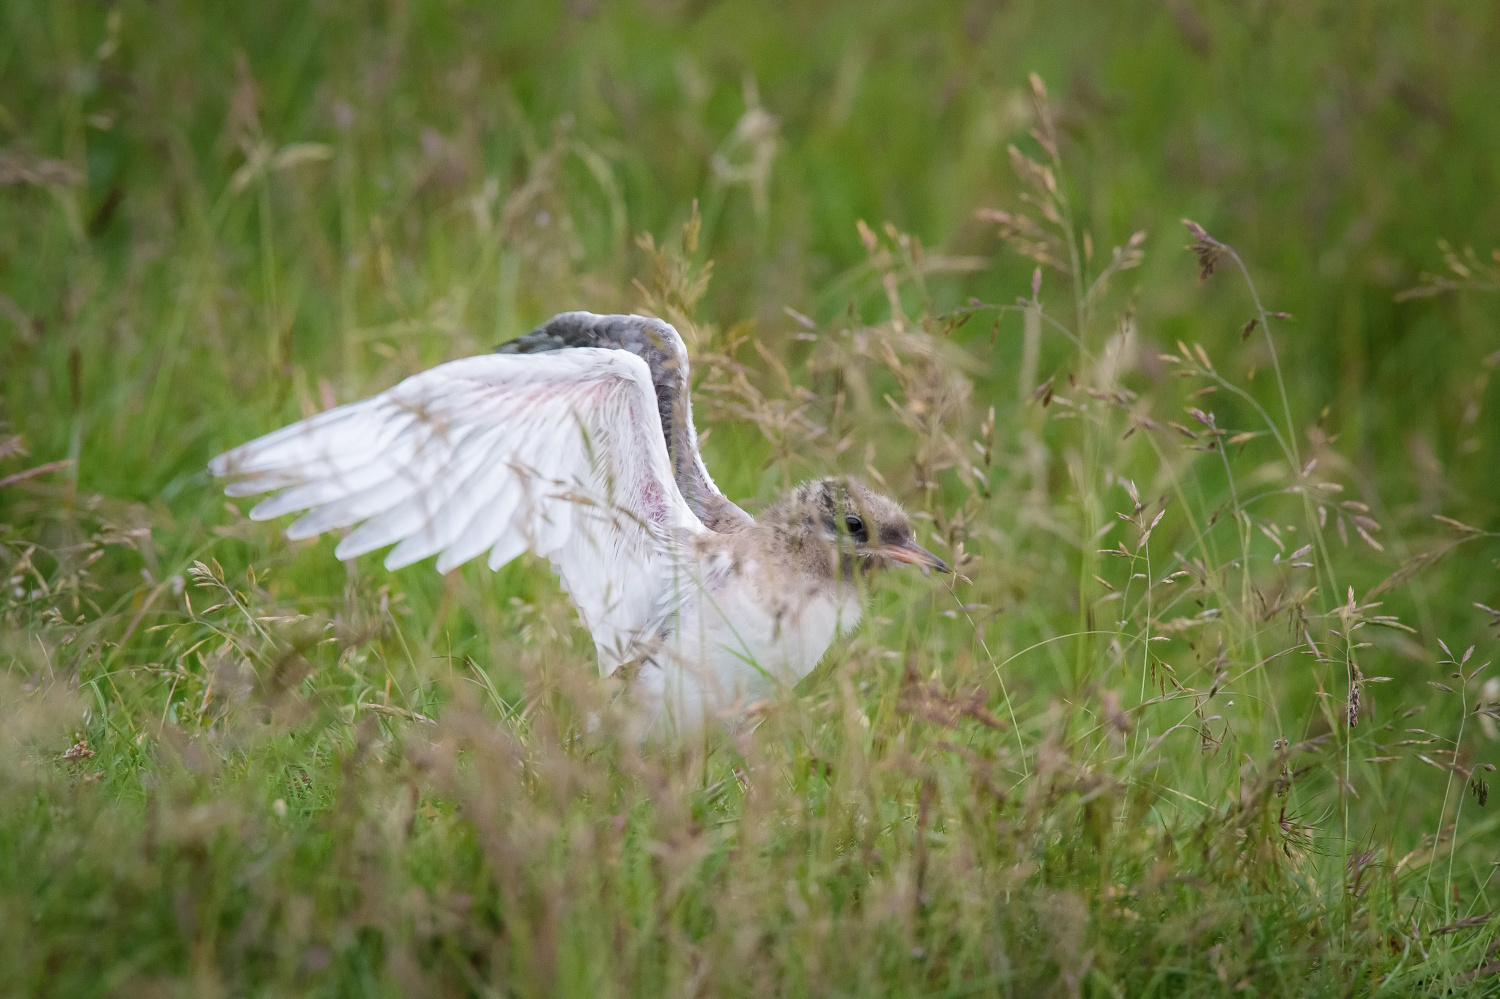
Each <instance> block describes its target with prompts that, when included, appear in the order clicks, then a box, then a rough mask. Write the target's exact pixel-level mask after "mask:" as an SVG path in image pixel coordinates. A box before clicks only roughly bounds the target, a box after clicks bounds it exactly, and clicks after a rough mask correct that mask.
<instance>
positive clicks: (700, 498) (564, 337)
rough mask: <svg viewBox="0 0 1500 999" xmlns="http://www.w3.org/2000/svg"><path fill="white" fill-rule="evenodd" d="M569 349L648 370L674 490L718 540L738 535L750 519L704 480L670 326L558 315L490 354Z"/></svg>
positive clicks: (688, 389)
mask: <svg viewBox="0 0 1500 999" xmlns="http://www.w3.org/2000/svg"><path fill="white" fill-rule="evenodd" d="M574 347H608V348H611V349H613V350H627V351H629V352H631V353H632V354H635V355H636V356H637V357H639V358H640V359H641V360H643V361H645V362H646V366H647V367H648V368H650V369H651V384H652V387H653V388H654V389H655V391H656V407H657V412H658V415H659V416H660V417H661V428H662V435H663V436H664V437H665V438H666V441H667V455H668V457H669V458H670V459H671V462H672V471H673V474H674V476H675V477H676V479H677V488H678V489H680V490H681V491H682V495H683V498H684V499H686V500H687V504H688V506H689V508H690V509H692V511H693V513H695V514H696V515H697V516H698V519H699V520H701V521H703V523H704V525H706V526H707V527H708V529H709V530H711V531H717V532H719V533H721V534H725V533H730V532H734V531H738V530H742V529H743V528H745V527H747V526H748V525H749V524H750V523H752V521H751V518H750V515H749V514H747V513H746V512H745V511H744V510H741V509H740V508H739V507H738V506H736V505H735V504H734V503H732V502H731V501H730V500H729V499H728V498H727V497H725V496H724V494H723V493H721V492H719V487H718V486H716V485H714V480H713V479H712V478H711V477H710V476H709V474H708V469H707V468H705V467H704V465H703V459H702V457H701V456H700V455H699V454H698V434H697V431H696V430H695V429H694V427H693V399H692V385H691V383H690V381H689V379H688V357H687V347H686V346H685V345H684V344H683V342H682V337H681V336H680V335H679V334H678V332H677V330H676V329H674V328H673V327H672V325H671V324H670V323H667V322H663V321H662V320H660V319H655V318H652V317H650V316H599V315H595V314H594V313H592V312H564V313H561V314H559V315H556V316H553V317H552V318H551V319H549V320H547V321H546V322H545V323H543V324H542V325H540V326H538V327H537V328H536V329H534V330H532V331H531V332H530V333H527V334H526V335H525V336H521V337H517V338H516V339H514V340H512V341H510V342H509V343H505V344H501V345H500V346H499V347H496V348H495V352H496V353H498V354H540V353H546V352H548V351H554V350H568V349H570V348H574Z"/></svg>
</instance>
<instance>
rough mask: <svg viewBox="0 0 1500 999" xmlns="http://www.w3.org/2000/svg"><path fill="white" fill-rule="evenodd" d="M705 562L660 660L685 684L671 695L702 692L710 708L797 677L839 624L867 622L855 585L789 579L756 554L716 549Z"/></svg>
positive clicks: (756, 695)
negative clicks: (739, 554)
mask: <svg viewBox="0 0 1500 999" xmlns="http://www.w3.org/2000/svg"><path fill="white" fill-rule="evenodd" d="M703 568H704V569H705V570H706V571H704V572H703V573H702V575H701V577H700V578H701V581H702V585H701V586H700V588H699V592H698V595H697V598H696V599H695V600H693V601H690V602H689V603H688V605H687V606H685V607H684V608H683V613H682V615H681V616H680V618H679V619H678V622H677V628H676V630H675V633H674V634H673V635H672V636H670V639H669V641H668V643H667V644H668V646H669V650H670V655H669V656H668V657H666V658H665V660H664V661H662V662H661V663H660V665H661V667H662V672H663V674H664V676H663V679H664V680H665V681H666V683H667V685H668V686H669V687H671V686H673V685H675V689H676V690H677V691H678V693H677V694H675V695H671V696H670V697H669V700H679V699H682V698H687V699H694V698H697V699H700V700H701V701H702V702H703V703H702V705H701V708H699V709H698V710H706V712H707V713H708V714H710V715H711V714H714V713H716V712H721V711H724V710H727V709H729V708H731V707H732V706H733V705H734V704H737V703H748V702H750V701H755V700H758V699H760V698H764V697H769V696H771V695H773V694H775V693H776V692H777V691H778V689H785V688H789V687H791V686H792V685H794V684H796V683H797V681H798V680H800V679H802V677H804V676H806V675H807V674H808V673H809V672H811V671H812V669H813V667H815V666H816V665H817V664H818V661H819V660H820V659H822V657H823V653H824V652H825V651H827V649H828V646H829V643H831V642H832V641H833V638H834V636H835V635H836V634H838V632H839V631H841V630H848V629H850V628H852V627H854V626H855V625H856V624H857V623H858V622H859V614H860V610H859V600H858V595H857V592H856V591H855V590H854V588H853V587H851V586H847V585H843V584H837V583H833V582H831V581H824V580H807V579H799V578H792V579H788V578H786V574H784V573H777V574H773V573H771V572H768V571H767V569H766V566H765V565H764V563H763V562H762V561H760V560H757V559H756V558H754V557H741V558H734V559H731V558H730V557H729V556H727V555H724V556H716V557H714V558H711V559H708V560H706V562H705V563H704V565H703ZM694 708H695V706H694V705H684V706H683V707H682V708H680V709H679V710H683V711H684V713H694V714H696V713H697V711H696V710H694Z"/></svg>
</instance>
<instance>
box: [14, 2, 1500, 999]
mask: <svg viewBox="0 0 1500 999" xmlns="http://www.w3.org/2000/svg"><path fill="white" fill-rule="evenodd" d="M1496 51H1500V8H1497V7H1496V6H1495V5H1493V4H1487V3H1480V2H1470V3H1445V2H1439V0H1413V2H1409V3H1404V4H1394V3H1380V2H1373V0H1372V2H1356V3H1352V4H1351V3H1332V2H1327V3H1325V2H1311V3H1306V4H1286V5H1279V4H1269V3H1247V4H1213V3H1208V2H1201V0H1200V2H1193V0H1164V2H1147V0H1126V2H1121V3H1117V4H1108V5H1105V4H1076V3H1055V4H1044V3H1036V2H1030V0H1015V2H1011V3H1009V4H994V5H989V4H983V3H969V4H957V3H927V4H898V3H889V2H873V3H871V2H860V3H852V2H850V3H844V2H835V3H828V4H821V5H773V4H769V3H752V2H744V3H739V2H733V3H719V4H712V3H673V2H668V0H661V2H653V3H641V4H639V5H629V4H604V3H596V2H592V0H571V2H569V3H566V4H563V5H560V6H557V7H556V8H553V7H550V6H549V5H545V4H513V5H480V4H459V3H451V2H450V3H443V2H436V0H393V2H391V3H390V4H387V5H374V4H357V3H346V4H308V3H263V4H242V5H213V4H190V3H182V2H180V0H155V2H150V3H147V2H144V0H124V2H120V3H86V2H78V3H74V2H45V0H5V2H3V3H0V396H3V403H0V421H3V422H0V568H3V570H4V572H5V586H4V589H3V592H0V619H3V622H4V627H3V629H0V927H3V932H0V992H3V993H5V994H14V995H46V996H66V997H82V996H110V995H122V996H124V995H129V996H178V995H180V996H215V995H223V996H230V995H266V996H284V995H303V994H306V995H391V996H396V995H402V996H406V995H429V994H431V995H476V996H500V995H506V996H556V995H570V996H571V995H578V996H615V995H641V996H658V995H668V994H670V995H689V996H698V995H703V996H708V995H755V996H764V995H783V994H785V995H817V996H873V995H891V996H931V997H938V996H946V997H958V996H969V995H974V996H979V995H1003V996H1022V997H1029V996H1042V995H1058V996H1126V995H1129V996H1200V995H1205V996H1207V995H1213V996H1219V995H1222V996H1239V995H1298V996H1323V995H1328V996H1333V995H1338V996H1347V995H1381V996H1408V995H1433V996H1437V995H1487V994H1496V993H1497V992H1500V920H1497V919H1495V918H1492V916H1491V914H1492V913H1494V912H1495V911H1496V910H1497V896H1500V885H1496V884H1492V878H1493V875H1494V873H1495V870H1496V865H1497V863H1500V822H1497V820H1496V812H1495V811H1493V810H1490V809H1488V808H1487V805H1486V802H1487V798H1488V795H1489V787H1490V785H1491V784H1493V783H1494V775H1493V774H1492V773H1491V771H1492V770H1493V763H1494V762H1496V761H1497V758H1500V745H1497V738H1500V733H1497V724H1500V680H1497V679H1495V677H1497V676H1500V673H1497V672H1494V671H1493V670H1491V669H1487V668H1486V667H1488V666H1489V663H1490V660H1491V659H1492V658H1493V657H1494V654H1495V648H1496V638H1497V633H1500V632H1497V629H1500V611H1496V610H1491V609H1490V608H1496V607H1500V571H1497V569H1500V562H1497V559H1500V505H1497V501H1496V496H1497V495H1500V415H1497V410H1500V400H1497V398H1496V394H1497V389H1496V387H1495V385H1494V384H1492V381H1493V378H1492V376H1493V374H1494V371H1495V368H1496V367H1500V335H1497V333H1496V330H1497V329H1500V294H1496V292H1500V253H1496V254H1493V255H1492V252H1491V248H1492V247H1496V246H1500V198H1497V197H1496V192H1497V191H1500V116H1497V115H1496V113H1495V100H1496V95H1497V94H1500V62H1497V61H1496V59H1495V58H1494V53H1495V52H1496ZM1033 74H1034V75H1033ZM1184 218H1190V219H1193V220H1195V221H1194V223H1193V224H1192V225H1184V223H1183V221H1182V220H1183V219H1184ZM1470 247H1472V248H1473V249H1469V248H1470ZM574 308H587V309H591V310H593V311H598V312H605V311H631V310H636V311H639V310H649V311H652V312H654V313H656V314H658V315H662V316H664V317H666V318H668V319H670V320H671V321H673V322H674V323H676V324H677V325H678V328H679V329H681V330H682V331H683V332H684V335H685V336H687V337H688V338H689V340H690V342H691V344H692V348H693V352H694V365H695V373H696V375H697V379H698V382H699V384H698V388H697V396H696V397H697V402H698V406H699V424H700V428H703V429H707V428H710V427H711V428H712V430H711V432H710V433H709V434H708V437H707V440H706V441H705V443H704V448H703V450H704V454H705V458H706V461H707V464H708V466H709V468H710V469H711V471H712V472H713V474H714V476H715V477H716V478H717V480H718V482H719V483H720V485H721V486H722V487H723V488H724V489H725V491H726V492H727V493H728V494H729V495H730V496H731V497H733V498H736V499H737V500H740V501H741V502H742V503H743V504H744V505H745V506H746V507H747V508H749V509H751V510H755V509H759V508H761V507H762V506H764V505H765V504H766V503H768V502H769V501H770V500H771V499H772V498H773V497H774V496H775V495H776V494H777V492H778V490H780V489H781V488H783V487H784V486H785V485H786V484H788V483H790V482H793V481H796V480H798V479H801V478H805V477H810V476H813V475H820V474H826V473H829V472H833V471H841V472H845V473H852V474H858V475H861V476H864V477H865V478H866V479H868V480H870V481H872V483H875V484H883V485H884V486H885V487H886V488H888V489H889V490H890V491H891V492H892V493H894V494H896V495H898V496H899V497H900V498H901V499H902V500H903V502H905V503H906V504H907V506H908V509H910V510H912V511H913V512H914V513H916V515H917V516H918V517H919V518H920V521H921V524H922V529H921V533H922V540H923V542H924V543H926V544H927V545H928V547H930V548H932V549H933V550H934V551H936V552H938V553H939V554H940V555H942V556H943V557H945V558H947V559H948V560H949V561H951V562H954V563H955V564H957V565H959V566H960V567H961V570H962V575H963V578H961V579H959V580H957V581H956V582H952V583H950V582H948V581H946V580H936V579H926V578H923V577H921V576H918V575H916V574H910V575H899V576H895V575H893V577H892V578H889V579H883V580H881V581H880V582H879V583H878V585H876V586H875V587H874V589H873V591H872V592H871V593H870V594H869V599H870V603H871V608H870V611H869V613H868V614H867V616H866V619H865V622H864V624H863V625H862V626H861V627H860V629H859V630H858V631H857V632H856V633H855V634H853V635H851V636H848V637H847V638H846V639H843V640H841V641H839V642H837V643H836V644H835V646H834V648H833V649H832V650H831V651H830V653H829V655H828V657H827V658H826V659H825V661H824V662H823V664H822V665H821V666H820V667H819V669H818V670H817V671H816V672H815V673H814V674H813V675H812V676H810V677H809V678H808V679H807V680H806V681H805V682H804V683H803V684H802V685H800V686H799V688H798V690H797V691H796V695H795V696H794V697H790V698H788V699H787V700H786V701H785V702H784V703H781V704H778V705H776V706H775V707H774V708H773V709H772V710H771V711H770V712H769V713H768V715H767V717H766V719H765V721H764V722H763V723H762V724H761V726H760V727H759V728H758V729H757V730H755V731H754V732H753V733H748V734H744V735H740V736H736V737H734V738H730V737H729V736H727V735H725V734H722V733H710V734H709V735H708V736H707V737H705V738H704V739H702V740H694V741H693V742H692V743H690V744H687V745H682V744H677V745H673V746H653V747H647V748H644V749H643V748H639V747H636V746H634V745H633V744H632V743H631V742H630V741H629V740H628V739H624V738H621V737H620V733H621V730H622V725H621V721H620V719H618V718H616V717H615V716H614V715H612V714H611V711H610V709H609V708H608V706H607V704H606V703H605V700H606V692H605V691H604V690H603V689H602V687H601V685H600V684H599V682H598V680H597V678H596V677H595V675H594V669H593V663H594V654H593V650H592V648H591V647H590V643H589V639H588V635H587V633H586V632H585V631H583V630H582V629H581V627H580V626H579V625H578V624H577V622H576V620H575V618H574V616H573V614H572V611H571V609H570V608H569V606H568V604H567V602H566V600H565V598H563V597H562V596H561V595H560V594H559V592H558V589H557V585H556V582H555V580H554V578H553V576H552V575H551V572H550V570H549V568H548V567H547V566H546V565H545V564H544V563H540V562H537V561H535V560H532V559H530V558H529V557H528V558H526V559H523V560H521V561H520V562H518V563H515V564H513V565H511V566H509V567H507V568H506V569H504V570H502V571H501V572H499V573H489V572H486V571H485V570H484V569H483V567H482V566H480V565H470V566H466V567H464V568H463V569H461V570H459V571H457V572H455V573H452V574H450V575H449V576H447V577H441V576H439V575H438V574H437V573H436V572H435V571H433V569H432V568H431V566H430V564H423V565H418V566H415V567H412V568H408V569H405V570H402V571H399V572H396V573H387V572H386V571H385V570H384V569H383V568H382V567H381V565H380V559H379V558H378V557H376V556H368V557H365V558H362V559H360V560H359V561H357V562H355V563H352V564H350V565H347V566H345V565H343V564H341V563H339V562H338V561H337V560H336V559H335V558H334V557H333V546H334V543H335V540H336V539H330V538H324V539H322V540H320V541H317V542H315V543H296V544H294V543H290V542H288V541H286V540H285V539H284V538H283V537H282V536H281V534H280V527H281V526H284V525H278V524H256V523H252V522H250V521H249V520H247V519H246V517H245V515H244V513H243V511H244V510H245V509H248V506H247V505H245V504H242V503H237V502H226V501H225V498H224V496H223V494H222V492H221V490H220V489H219V488H218V487H217V486H216V485H215V484H214V483H213V482H211V481H210V480H209V478H208V476H207V473H206V471H205V468H204V466H205V463H206V462H207V460H208V459H209V458H210V457H212V456H213V455H214V454H217V453H218V452H220V451H222V450H224V449H226V448H228V447H231V446H233V445H235V444H238V443H240V442H243V441H245V440H247V439H249V438H250V437H252V436H255V435H257V434H259V433H262V432H265V431H268V430H271V429H273V428H275V427H278V426H281V425H283V424H284V423H287V422H290V421H292V420H294V419H297V418H299V417H301V416H303V415H308V414H311V413H314V412H316V411H318V410H321V409H323V408H326V407H328V406H331V405H335V404H337V403H342V402H348V401H351V400H354V399H357V398H361V397H363V396H365V395H368V394H370V393H373V392H375V391H378V390H380V389H382V388H385V387H388V386H389V385H391V384H393V383H394V382H395V381H397V380H398V379H399V378H401V377H403V376H404V375H406V374H408V373H411V372H414V371H417V370H420V369H421V368H423V367H425V366H428V365H430V364H433V363H436V362H438V361H440V360H443V359H447V358H453V357H461V356H465V355H468V354H471V353H477V352H480V351H483V350H486V349H488V348H490V347H491V346H493V345H494V344H496V343H499V342H502V341H504V340H507V339H509V338H511V337H513V336H515V335H518V334H520V333H522V332H525V331H526V330H528V329H530V328H531V327H532V326H533V325H534V324H536V323H537V322H539V321H541V320H543V319H545V318H547V317H548V316H550V315H551V314H553V313H555V312H558V311H562V310H565V309H574ZM596 713H597V714H599V715H600V716H602V718H603V723H602V724H600V725H597V726H594V725H589V724H585V722H584V719H586V718H588V717H589V716H590V715H591V714H596Z"/></svg>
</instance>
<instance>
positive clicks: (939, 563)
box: [880, 541, 953, 572]
mask: <svg viewBox="0 0 1500 999" xmlns="http://www.w3.org/2000/svg"><path fill="white" fill-rule="evenodd" d="M880 554H882V555H884V556H885V557H886V558H891V559H895V560H896V561H897V562H905V563H906V564H907V565H920V566H923V567H925V568H928V569H936V570H937V571H938V572H952V571H953V570H952V569H950V568H948V563H947V562H944V561H943V560H942V559H940V558H938V557H937V556H936V555H934V554H932V552H930V551H928V550H927V549H926V548H923V547H922V546H921V545H919V544H917V543H916V542H915V541H903V542H901V544H899V545H886V546H883V547H881V549H880Z"/></svg>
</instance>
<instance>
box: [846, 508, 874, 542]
mask: <svg viewBox="0 0 1500 999" xmlns="http://www.w3.org/2000/svg"><path fill="white" fill-rule="evenodd" d="M844 527H845V528H847V529H848V531H849V536H850V537H851V538H853V539H854V540H855V541H867V540H869V535H868V534H867V533H866V532H865V522H864V521H863V520H860V519H859V518H858V517H856V516H854V515H852V514H851V515H850V516H848V517H845V518H844Z"/></svg>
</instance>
